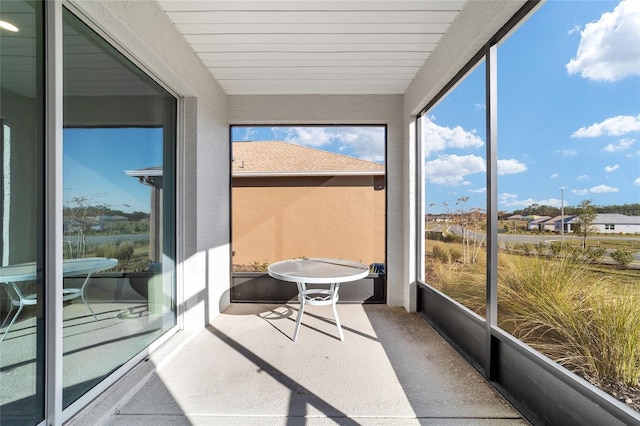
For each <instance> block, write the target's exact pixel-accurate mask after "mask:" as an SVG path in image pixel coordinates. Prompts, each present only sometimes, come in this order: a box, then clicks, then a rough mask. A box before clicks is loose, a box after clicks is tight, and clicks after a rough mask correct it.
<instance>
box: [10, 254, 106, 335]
mask: <svg viewBox="0 0 640 426" xmlns="http://www.w3.org/2000/svg"><path fill="white" fill-rule="evenodd" d="M117 264H118V261H117V260H116V259H107V258H103V257H86V258H81V259H64V260H63V261H62V276H63V277H73V276H76V275H85V274H86V277H85V279H84V282H83V283H82V286H80V288H64V289H62V301H63V302H66V301H68V300H71V299H75V298H76V297H82V302H83V303H84V304H85V306H86V307H87V308H88V309H89V311H90V312H91V315H93V319H94V320H95V321H98V318H97V317H96V314H95V312H93V309H92V308H91V305H89V302H87V299H86V297H85V289H86V287H87V284H88V283H89V279H90V278H91V274H93V273H94V272H98V271H104V270H106V269H111V268H113V267H114V266H116V265H117ZM37 276H38V271H37V265H36V263H35V262H29V263H20V264H17V265H8V266H0V284H6V285H7V287H6V291H7V294H8V295H9V298H10V300H11V309H10V310H9V312H8V313H7V317H6V318H5V319H4V321H2V325H1V327H4V325H5V323H6V322H7V320H9V318H11V322H10V323H9V325H8V326H7V329H6V330H5V332H4V334H3V335H2V337H0V342H2V341H3V340H4V338H5V337H6V336H7V334H8V333H9V330H10V329H11V326H13V324H14V323H15V322H16V319H17V318H18V315H20V312H22V309H23V308H24V307H25V306H28V305H35V304H36V303H38V301H37V296H36V294H28V295H24V294H22V291H21V290H20V287H19V286H18V285H17V283H19V282H22V281H34V280H35V279H36V278H37ZM14 307H17V308H18V310H17V311H16V313H15V314H14V315H13V316H12V317H10V316H9V314H11V311H13V308H14ZM1 327H0V328H1Z"/></svg>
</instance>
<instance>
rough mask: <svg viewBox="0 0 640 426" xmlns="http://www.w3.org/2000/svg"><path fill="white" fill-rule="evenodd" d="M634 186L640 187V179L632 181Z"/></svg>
mask: <svg viewBox="0 0 640 426" xmlns="http://www.w3.org/2000/svg"><path fill="white" fill-rule="evenodd" d="M633 184H634V185H640V177H639V178H638V179H636V180H634V181H633Z"/></svg>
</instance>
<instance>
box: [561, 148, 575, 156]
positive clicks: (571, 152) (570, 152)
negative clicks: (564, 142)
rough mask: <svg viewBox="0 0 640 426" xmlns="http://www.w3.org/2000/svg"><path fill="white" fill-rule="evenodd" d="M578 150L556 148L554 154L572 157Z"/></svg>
mask: <svg viewBox="0 0 640 426" xmlns="http://www.w3.org/2000/svg"><path fill="white" fill-rule="evenodd" d="M577 153H578V151H576V150H575V149H558V150H556V154H560V155H562V156H563V157H574V156H575V155H576V154H577Z"/></svg>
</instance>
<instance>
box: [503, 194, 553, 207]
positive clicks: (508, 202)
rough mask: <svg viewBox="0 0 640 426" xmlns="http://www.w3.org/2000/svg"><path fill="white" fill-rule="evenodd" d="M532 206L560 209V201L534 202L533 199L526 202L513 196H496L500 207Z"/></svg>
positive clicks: (544, 200)
mask: <svg viewBox="0 0 640 426" xmlns="http://www.w3.org/2000/svg"><path fill="white" fill-rule="evenodd" d="M532 204H538V205H540V206H551V207H561V206H562V200H559V199H557V198H547V199H542V200H534V199H533V198H527V199H526V200H519V199H518V196H517V195H515V194H508V193H504V194H500V195H498V205H499V206H500V207H503V208H504V207H511V208H515V207H528V206H530V205H532Z"/></svg>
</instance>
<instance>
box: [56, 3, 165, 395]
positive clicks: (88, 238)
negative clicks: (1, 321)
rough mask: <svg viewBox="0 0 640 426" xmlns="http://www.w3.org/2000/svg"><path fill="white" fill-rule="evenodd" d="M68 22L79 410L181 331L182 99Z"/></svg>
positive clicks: (71, 374)
mask: <svg viewBox="0 0 640 426" xmlns="http://www.w3.org/2000/svg"><path fill="white" fill-rule="evenodd" d="M63 21H64V37H63V43H64V54H63V63H64V68H63V76H64V102H63V103H64V113H65V114H64V129H63V186H64V187H63V211H62V216H63V237H62V239H63V257H64V262H63V265H64V266H63V274H64V287H65V292H66V293H65V294H69V295H70V296H69V298H70V300H68V301H66V302H65V306H64V307H63V320H64V325H63V330H64V331H63V351H64V359H63V385H64V389H63V404H64V406H65V407H67V406H68V405H69V404H71V403H72V402H74V401H75V400H77V399H78V398H79V397H81V396H82V395H83V394H85V393H86V392H87V391H88V390H89V389H91V388H92V387H93V386H95V385H96V384H97V383H99V382H100V381H102V380H103V379H104V378H105V377H106V376H107V375H109V374H110V373H111V372H113V371H114V370H115V369H117V368H119V367H120V366H122V365H123V364H124V363H125V362H127V361H129V360H130V359H131V358H132V357H134V356H135V355H136V354H138V353H139V352H140V351H142V350H143V349H144V348H146V347H147V346H148V345H149V344H150V343H151V342H153V341H154V340H155V339H157V338H158V337H159V336H160V335H162V334H163V333H164V332H166V331H167V330H168V329H170V328H171V327H173V326H174V325H175V324H176V318H175V285H174V283H175V278H174V275H175V274H174V259H175V232H174V225H173V224H174V222H175V213H174V206H175V184H174V182H175V171H174V164H175V156H174V152H175V117H176V99H175V98H174V97H173V96H171V95H170V94H169V93H167V92H166V91H165V90H164V89H162V88H161V87H160V86H158V85H157V84H156V83H155V82H153V81H152V80H151V79H150V78H149V77H148V76H146V75H145V74H144V73H143V72H142V71H141V70H140V69H138V68H137V67H136V66H135V65H134V64H133V63H131V62H130V61H129V60H127V59H126V58H125V57H124V56H122V55H121V54H120V53H119V52H117V51H115V49H113V48H112V47H111V46H110V45H109V44H107V43H106V41H104V40H103V39H102V38H100V37H99V36H98V35H97V34H96V33H95V32H93V31H92V30H91V29H90V28H89V27H87V26H86V25H85V24H83V23H82V22H81V21H80V20H78V19H77V18H76V17H75V16H73V15H72V14H71V13H70V12H67V11H65V13H64V15H63ZM74 289H77V290H78V293H77V294H79V296H80V297H73V295H75V294H76V293H73V292H74V291H76V290H74ZM72 297H73V298H72Z"/></svg>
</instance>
